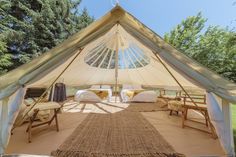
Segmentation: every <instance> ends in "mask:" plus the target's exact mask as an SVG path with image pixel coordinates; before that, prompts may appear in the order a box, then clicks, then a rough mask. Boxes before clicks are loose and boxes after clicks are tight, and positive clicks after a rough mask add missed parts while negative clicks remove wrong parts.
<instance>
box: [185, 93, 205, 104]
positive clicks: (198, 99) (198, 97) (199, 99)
mask: <svg viewBox="0 0 236 157" xmlns="http://www.w3.org/2000/svg"><path fill="white" fill-rule="evenodd" d="M189 96H190V97H191V98H192V99H193V101H194V102H195V103H196V104H203V105H206V95H205V94H189ZM181 97H182V98H183V100H184V103H192V101H191V100H190V98H189V97H188V96H187V95H186V94H182V96H181Z"/></svg>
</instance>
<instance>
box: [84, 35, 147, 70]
mask: <svg viewBox="0 0 236 157" xmlns="http://www.w3.org/2000/svg"><path fill="white" fill-rule="evenodd" d="M119 43H120V45H119V51H118V68H119V69H135V68H142V67H144V66H146V65H148V64H149V63H150V59H149V58H148V57H147V55H146V54H145V52H144V50H143V49H141V48H140V47H139V46H138V45H137V44H135V43H133V42H126V44H125V41H124V39H123V38H120V42H119ZM115 45H116V44H115V42H112V40H107V41H103V42H102V43H100V44H99V45H98V46H96V47H95V48H93V49H91V50H90V51H89V53H88V55H87V56H86V57H85V62H86V63H87V64H88V65H90V66H92V67H97V68H102V69H114V68H115V63H116V61H115V58H116V51H115V50H114V49H115V47H116V46H115Z"/></svg>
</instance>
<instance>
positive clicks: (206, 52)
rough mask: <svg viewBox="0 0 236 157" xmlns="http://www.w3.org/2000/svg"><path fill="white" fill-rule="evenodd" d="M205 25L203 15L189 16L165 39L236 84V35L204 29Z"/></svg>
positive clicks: (226, 31)
mask: <svg viewBox="0 0 236 157" xmlns="http://www.w3.org/2000/svg"><path fill="white" fill-rule="evenodd" d="M205 22H206V20H205V19H204V18H203V17H202V16H201V14H198V15H197V16H192V17H188V18H187V19H186V20H184V21H182V23H181V24H179V25H177V27H175V28H174V29H173V30H172V31H171V32H170V33H167V34H166V35H165V37H164V39H165V40H166V41H167V42H169V43H170V44H171V45H173V46H174V47H176V48H177V49H179V50H180V51H181V52H183V53H185V54H186V55H188V56H189V57H191V58H193V59H195V60H196V61H198V62H199V63H201V64H203V65H205V66H206V67H208V68H209V69H211V70H213V71H215V72H217V73H219V74H220V75H222V76H224V77H226V78H228V79H229V80H232V81H234V82H236V44H235V41H236V40H235V36H236V32H233V31H230V30H228V29H227V28H220V27H219V26H209V27H208V28H204V23H205ZM203 29H206V31H205V32H203Z"/></svg>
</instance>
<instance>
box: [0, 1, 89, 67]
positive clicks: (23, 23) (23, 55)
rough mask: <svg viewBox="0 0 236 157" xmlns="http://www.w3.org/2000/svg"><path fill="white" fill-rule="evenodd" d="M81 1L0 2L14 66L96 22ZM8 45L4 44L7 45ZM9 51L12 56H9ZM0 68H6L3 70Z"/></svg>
mask: <svg viewBox="0 0 236 157" xmlns="http://www.w3.org/2000/svg"><path fill="white" fill-rule="evenodd" d="M80 2H81V1H80V0H5V1H1V2H0V19H1V21H0V33H1V35H2V36H3V37H4V43H5V44H2V45H3V47H4V48H5V50H4V52H6V54H8V55H7V56H8V57H7V60H9V61H11V62H14V64H9V66H7V67H5V68H4V71H6V70H10V69H13V68H15V67H17V66H19V65H21V64H23V63H26V62H29V61H30V60H31V59H33V58H36V57H38V56H39V55H41V54H42V53H44V52H46V51H48V50H49V49H51V48H53V47H55V46H56V45H57V44H59V43H60V42H62V41H63V40H65V39H66V38H68V36H70V35H72V34H74V33H76V32H78V31H79V30H81V29H82V28H84V27H86V26H87V25H88V24H90V23H91V22H92V21H93V18H92V17H90V16H89V14H88V13H87V11H86V10H79V5H80ZM4 45H5V46H4ZM9 54H10V56H9ZM0 71H3V70H2V69H0Z"/></svg>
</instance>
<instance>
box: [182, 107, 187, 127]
mask: <svg viewBox="0 0 236 157" xmlns="http://www.w3.org/2000/svg"><path fill="white" fill-rule="evenodd" d="M185 112H186V110H185V109H184V110H183V111H182V128H184V121H185Z"/></svg>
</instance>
